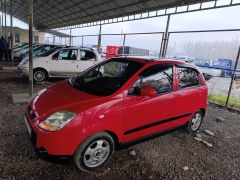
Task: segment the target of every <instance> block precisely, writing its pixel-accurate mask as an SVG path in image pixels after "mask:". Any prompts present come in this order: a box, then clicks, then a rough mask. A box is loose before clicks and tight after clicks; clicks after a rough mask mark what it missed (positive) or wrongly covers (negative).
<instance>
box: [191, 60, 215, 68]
mask: <svg viewBox="0 0 240 180" xmlns="http://www.w3.org/2000/svg"><path fill="white" fill-rule="evenodd" d="M194 64H195V65H196V66H200V67H210V66H211V60H210V59H204V58H196V59H194Z"/></svg>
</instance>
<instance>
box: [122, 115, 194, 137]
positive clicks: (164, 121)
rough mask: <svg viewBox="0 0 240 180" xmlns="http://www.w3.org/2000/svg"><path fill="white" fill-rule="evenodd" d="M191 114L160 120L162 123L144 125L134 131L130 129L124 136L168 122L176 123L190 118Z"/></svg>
mask: <svg viewBox="0 0 240 180" xmlns="http://www.w3.org/2000/svg"><path fill="white" fill-rule="evenodd" d="M191 114H192V113H186V114H182V115H180V116H176V117H172V118H169V119H164V120H160V121H157V122H154V123H150V124H147V125H144V126H140V127H137V128H134V129H130V130H128V131H126V132H124V135H128V134H131V133H134V132H137V131H141V130H143V129H147V128H150V127H153V126H157V125H160V124H164V123H167V122H170V121H175V120H178V119H180V118H183V117H186V116H190V115H191Z"/></svg>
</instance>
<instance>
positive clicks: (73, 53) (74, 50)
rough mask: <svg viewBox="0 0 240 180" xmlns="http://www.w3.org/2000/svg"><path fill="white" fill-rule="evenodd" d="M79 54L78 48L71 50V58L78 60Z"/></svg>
mask: <svg viewBox="0 0 240 180" xmlns="http://www.w3.org/2000/svg"><path fill="white" fill-rule="evenodd" d="M77 55H78V50H77V49H73V50H72V51H71V56H70V57H71V58H70V59H71V60H77Z"/></svg>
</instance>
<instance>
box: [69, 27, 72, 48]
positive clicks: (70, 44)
mask: <svg viewBox="0 0 240 180" xmlns="http://www.w3.org/2000/svg"><path fill="white" fill-rule="evenodd" d="M69 40H70V42H69V46H72V29H70V39H69Z"/></svg>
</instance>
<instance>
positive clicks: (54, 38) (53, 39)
mask: <svg viewBox="0 0 240 180" xmlns="http://www.w3.org/2000/svg"><path fill="white" fill-rule="evenodd" d="M53 45H55V36H53Z"/></svg>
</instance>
